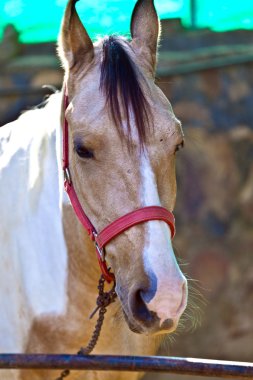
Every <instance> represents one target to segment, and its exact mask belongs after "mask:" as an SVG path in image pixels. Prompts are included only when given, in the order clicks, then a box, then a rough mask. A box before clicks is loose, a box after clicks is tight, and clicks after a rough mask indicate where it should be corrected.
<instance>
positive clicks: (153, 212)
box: [62, 94, 175, 283]
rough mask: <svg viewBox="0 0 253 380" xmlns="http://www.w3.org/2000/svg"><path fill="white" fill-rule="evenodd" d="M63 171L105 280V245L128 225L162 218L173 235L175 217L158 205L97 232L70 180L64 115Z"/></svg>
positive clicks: (111, 277) (108, 275)
mask: <svg viewBox="0 0 253 380" xmlns="http://www.w3.org/2000/svg"><path fill="white" fill-rule="evenodd" d="M68 104H69V103H68V96H67V95H66V94H64V110H65V111H66V109H67V107H68ZM62 132H63V171H64V187H65V190H66V192H67V193H68V196H69V199H70V202H71V204H72V206H73V209H74V211H75V213H76V216H77V217H78V219H79V220H80V222H81V223H82V225H83V227H84V228H85V229H86V231H87V232H88V234H89V236H90V238H91V240H93V241H94V243H95V247H96V253H97V258H98V262H99V265H100V269H101V272H102V274H103V276H104V278H105V280H106V281H107V282H109V283H110V282H111V281H113V280H114V279H115V278H114V275H113V274H112V273H110V271H109V269H108V268H107V265H106V261H105V245H106V244H107V243H109V242H110V241H111V240H112V239H114V238H115V237H116V236H118V235H120V234H121V233H122V232H124V231H126V230H127V229H129V228H130V227H133V226H135V225H136V224H140V223H144V222H147V221H150V220H162V221H164V222H166V223H167V224H168V226H169V227H170V230H171V236H172V238H173V237H174V235H175V218H174V215H173V214H172V212H170V211H168V210H167V209H165V208H164V207H160V206H148V207H143V208H140V209H138V210H135V211H132V212H130V213H128V214H126V215H124V216H121V217H120V218H118V219H117V220H115V221H114V222H112V223H111V224H109V225H108V226H106V227H105V228H104V229H103V230H102V231H101V232H100V233H97V231H96V229H95V227H94V226H93V224H92V223H91V221H90V219H89V218H88V217H87V215H86V214H85V212H84V211H83V209H82V206H81V204H80V202H79V200H78V197H77V194H76V192H75V189H74V186H73V183H72V181H71V176H70V171H69V138H68V122H67V120H66V117H64V125H63V131H62Z"/></svg>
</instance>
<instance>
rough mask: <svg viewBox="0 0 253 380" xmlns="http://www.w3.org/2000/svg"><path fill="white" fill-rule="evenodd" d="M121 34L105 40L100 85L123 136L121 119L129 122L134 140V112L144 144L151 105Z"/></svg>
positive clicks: (129, 129)
mask: <svg viewBox="0 0 253 380" xmlns="http://www.w3.org/2000/svg"><path fill="white" fill-rule="evenodd" d="M125 43H126V42H125V41H124V40H123V39H122V38H119V37H116V36H109V37H105V38H104V40H103V58H102V63H101V76H100V89H101V90H102V91H103V93H104V94H105V96H106V101H107V104H108V106H109V109H110V114H111V117H112V120H113V122H114V124H115V125H116V127H117V129H118V131H119V134H120V136H123V135H124V133H123V132H124V131H123V129H122V122H123V120H124V119H126V122H127V137H128V141H131V140H132V136H133V131H132V126H131V115H132V116H133V118H134V121H135V125H136V128H137V133H138V137H139V142H140V144H141V146H143V145H144V143H145V141H146V137H147V129H148V128H149V126H150V116H151V113H150V107H149V104H148V102H147V100H146V98H145V95H144V92H143V89H142V86H141V84H140V79H144V78H143V77H142V76H141V73H140V72H139V70H138V67H137V65H136V64H135V63H134V61H133V60H132V58H131V57H130V54H129V52H127V50H126V48H125V47H124V44H125Z"/></svg>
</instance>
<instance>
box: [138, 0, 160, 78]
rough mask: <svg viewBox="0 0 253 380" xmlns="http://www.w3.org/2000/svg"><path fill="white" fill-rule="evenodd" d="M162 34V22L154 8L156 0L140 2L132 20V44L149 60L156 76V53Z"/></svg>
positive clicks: (142, 0)
mask: <svg viewBox="0 0 253 380" xmlns="http://www.w3.org/2000/svg"><path fill="white" fill-rule="evenodd" d="M159 34H160V21H159V18H158V15H157V12H156V9H155V6H154V0H138V1H137V3H136V5H135V7H134V10H133V13H132V18H131V35H132V39H133V41H132V44H133V45H134V47H135V48H137V49H138V50H139V51H140V53H141V54H142V55H143V59H146V60H148V63H149V67H150V70H151V71H152V74H154V71H155V67H156V53H157V45H158V40H159Z"/></svg>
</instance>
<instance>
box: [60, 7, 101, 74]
mask: <svg viewBox="0 0 253 380" xmlns="http://www.w3.org/2000/svg"><path fill="white" fill-rule="evenodd" d="M77 1H78V0H69V1H68V4H67V7H66V10H65V13H64V16H63V20H62V25H61V31H60V35H59V41H58V53H59V56H60V58H61V61H62V63H63V65H64V66H65V68H69V69H73V68H74V67H77V66H79V65H78V63H81V64H82V65H83V64H85V63H86V64H88V63H90V62H91V61H92V59H93V57H94V48H93V44H92V41H91V39H90V37H89V35H88V33H87V31H86V29H85V28H84V26H83V24H82V22H81V20H80V18H79V16H78V14H77V12H76V7H75V4H76V2H77Z"/></svg>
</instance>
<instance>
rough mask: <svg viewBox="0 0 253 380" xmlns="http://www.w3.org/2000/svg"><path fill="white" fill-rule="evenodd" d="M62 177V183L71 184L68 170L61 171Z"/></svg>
mask: <svg viewBox="0 0 253 380" xmlns="http://www.w3.org/2000/svg"><path fill="white" fill-rule="evenodd" d="M63 176H64V181H66V182H68V184H71V176H70V172H69V168H64V169H63Z"/></svg>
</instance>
